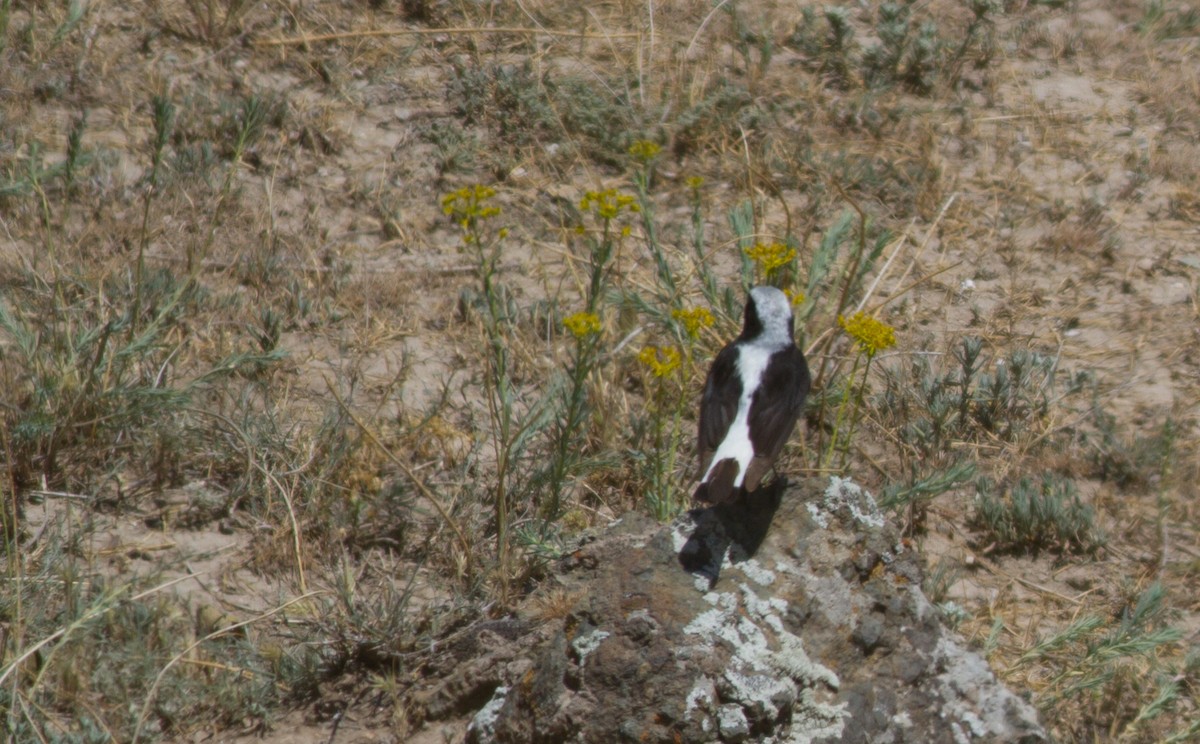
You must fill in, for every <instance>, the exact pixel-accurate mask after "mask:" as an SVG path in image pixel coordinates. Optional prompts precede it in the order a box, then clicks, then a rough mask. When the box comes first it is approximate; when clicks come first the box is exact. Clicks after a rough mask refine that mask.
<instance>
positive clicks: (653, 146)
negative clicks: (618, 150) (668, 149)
mask: <svg viewBox="0 0 1200 744" xmlns="http://www.w3.org/2000/svg"><path fill="white" fill-rule="evenodd" d="M660 152H662V147H661V146H659V144H658V143H657V142H651V141H650V140H638V141H636V142H634V143H633V144H632V145H630V146H629V154H630V156H632V157H633V159H634V160H636V161H638V162H639V163H649V162H650V161H651V160H653V159H654V158H656V157H658V154H659V153H660Z"/></svg>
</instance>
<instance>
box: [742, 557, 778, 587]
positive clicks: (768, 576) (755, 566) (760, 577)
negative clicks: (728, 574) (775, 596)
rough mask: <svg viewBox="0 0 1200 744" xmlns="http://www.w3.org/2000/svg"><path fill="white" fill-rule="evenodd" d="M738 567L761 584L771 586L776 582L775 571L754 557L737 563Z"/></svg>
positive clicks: (749, 577)
mask: <svg viewBox="0 0 1200 744" xmlns="http://www.w3.org/2000/svg"><path fill="white" fill-rule="evenodd" d="M737 567H738V570H740V571H741V572H742V573H744V574H746V578H748V579H750V580H751V581H753V582H754V583H756V584H758V585H759V586H770V585H771V584H774V583H775V572H774V571H772V570H771V569H769V568H767V567H766V566H764V565H762V564H761V563H759V562H758V561H756V560H754V559H753V558H747V559H745V560H743V561H742V562H740V563H738V564H737Z"/></svg>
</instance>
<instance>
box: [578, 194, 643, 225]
mask: <svg viewBox="0 0 1200 744" xmlns="http://www.w3.org/2000/svg"><path fill="white" fill-rule="evenodd" d="M579 209H580V210H581V211H584V212H588V211H591V212H595V213H596V216H597V217H599V218H600V219H602V220H611V219H615V218H616V216H617V215H618V214H620V213H621V210H622V209H624V210H626V211H629V212H638V211H641V208H640V207H639V206H638V204H637V202H636V201H634V200H633V197H632V196H630V195H628V194H620V193H617V190H616V189H605V190H604V191H589V192H587V193H585V194H584V195H583V199H581V200H580V201H579Z"/></svg>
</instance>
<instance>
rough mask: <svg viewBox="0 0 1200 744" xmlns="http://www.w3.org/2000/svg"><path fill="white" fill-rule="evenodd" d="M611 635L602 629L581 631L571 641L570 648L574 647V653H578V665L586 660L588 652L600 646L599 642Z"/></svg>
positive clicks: (581, 664)
mask: <svg viewBox="0 0 1200 744" xmlns="http://www.w3.org/2000/svg"><path fill="white" fill-rule="evenodd" d="M609 635H611V634H610V633H608V632H606V631H603V630H593V631H592V632H590V633H583V634H580V635H578V636H576V638H575V640H573V641H571V648H573V649H575V653H577V654H579V666H583V665H584V662H585V661H586V660H587V657H588V654H590V653H591V652H593V651H595V650H596V649H597V648H599V647H600V642H601V641H603V640H604V639H605V638H608V636H609Z"/></svg>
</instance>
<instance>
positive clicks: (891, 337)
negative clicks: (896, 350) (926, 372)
mask: <svg viewBox="0 0 1200 744" xmlns="http://www.w3.org/2000/svg"><path fill="white" fill-rule="evenodd" d="M838 325H840V326H841V327H842V330H844V331H845V332H846V333H847V335H849V336H850V338H852V339H854V343H856V344H857V345H858V350H859V351H861V352H862V353H864V354H866V355H867V356H868V357H873V356H875V353H876V352H878V351H880V350H882V349H887V348H890V347H892V346H895V345H896V329H895V328H892V327H891V326H890V325H888V324H887V323H884V322H883V321H881V320H878V319H876V318H872V317H870V316H869V315H867V314H865V313H861V312H858V313H855V314H854V315H851V316H850V317H849V318H846V317H844V316H841V315H839V316H838Z"/></svg>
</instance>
